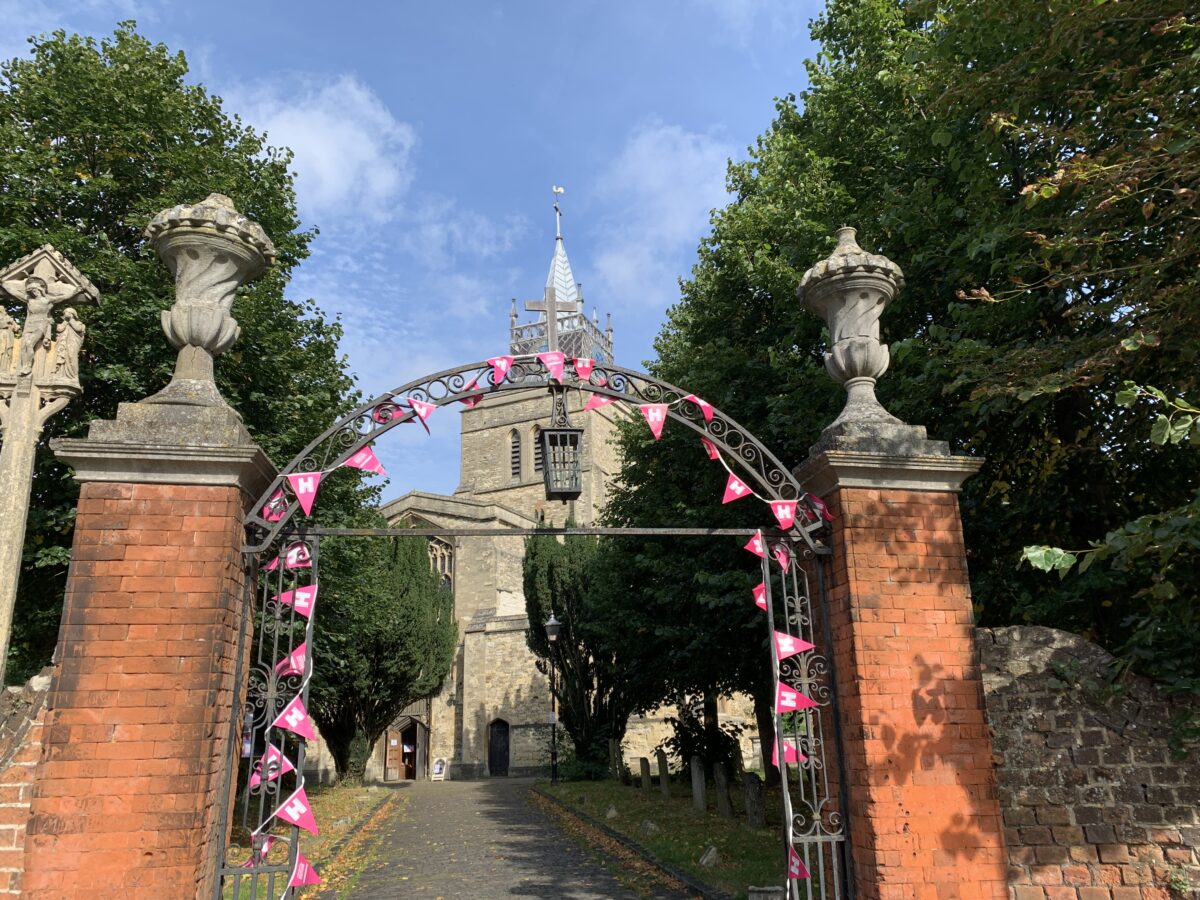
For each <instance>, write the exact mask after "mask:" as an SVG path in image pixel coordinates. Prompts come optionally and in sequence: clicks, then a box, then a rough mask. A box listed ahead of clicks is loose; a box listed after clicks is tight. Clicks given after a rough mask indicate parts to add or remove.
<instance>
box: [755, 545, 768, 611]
mask: <svg viewBox="0 0 1200 900" xmlns="http://www.w3.org/2000/svg"><path fill="white" fill-rule="evenodd" d="M760 555H761V554H760ZM754 605H755V606H757V607H758V608H759V609H766V608H767V584H766V582H765V581H760V582H759V583H758V584H756V585H755V586H754Z"/></svg>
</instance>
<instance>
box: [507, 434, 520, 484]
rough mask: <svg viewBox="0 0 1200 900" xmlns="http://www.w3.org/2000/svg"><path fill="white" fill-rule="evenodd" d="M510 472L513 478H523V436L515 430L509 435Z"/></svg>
mask: <svg viewBox="0 0 1200 900" xmlns="http://www.w3.org/2000/svg"><path fill="white" fill-rule="evenodd" d="M508 471H509V474H510V475H512V477H513V478H520V477H521V434H520V432H519V431H517V430H516V429H515V428H514V429H513V430H512V431H511V432H510V433H509V435H508Z"/></svg>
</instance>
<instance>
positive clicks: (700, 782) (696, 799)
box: [692, 756, 708, 812]
mask: <svg viewBox="0 0 1200 900" xmlns="http://www.w3.org/2000/svg"><path fill="white" fill-rule="evenodd" d="M692 806H694V807H696V809H698V810H699V811H700V812H705V811H706V810H707V809H708V798H707V797H705V795H704V760H702V759H701V758H700V757H698V756H693V757H692Z"/></svg>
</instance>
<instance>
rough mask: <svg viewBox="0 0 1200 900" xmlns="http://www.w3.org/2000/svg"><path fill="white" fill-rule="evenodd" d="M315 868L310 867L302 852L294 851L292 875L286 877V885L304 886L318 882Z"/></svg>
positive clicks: (319, 881)
mask: <svg viewBox="0 0 1200 900" xmlns="http://www.w3.org/2000/svg"><path fill="white" fill-rule="evenodd" d="M320 883H321V879H320V878H319V877H317V870H316V869H314V868H313V867H312V865H311V864H310V863H309V861H308V860H307V859H306V858H305V856H304V854H303V853H301V852H300V851H299V850H297V851H296V864H295V865H294V866H292V877H291V878H290V879H288V887H290V888H292V887H304V885H306V884H320Z"/></svg>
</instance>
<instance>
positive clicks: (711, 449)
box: [700, 437, 721, 459]
mask: <svg viewBox="0 0 1200 900" xmlns="http://www.w3.org/2000/svg"><path fill="white" fill-rule="evenodd" d="M700 443H701V444H703V445H704V452H705V453H707V454H708V458H709V459H720V458H721V453H720V451H719V450H717V445H716V444H714V443H713V442H712V441H710V440H709V439H708V438H706V437H702V438H700Z"/></svg>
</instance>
